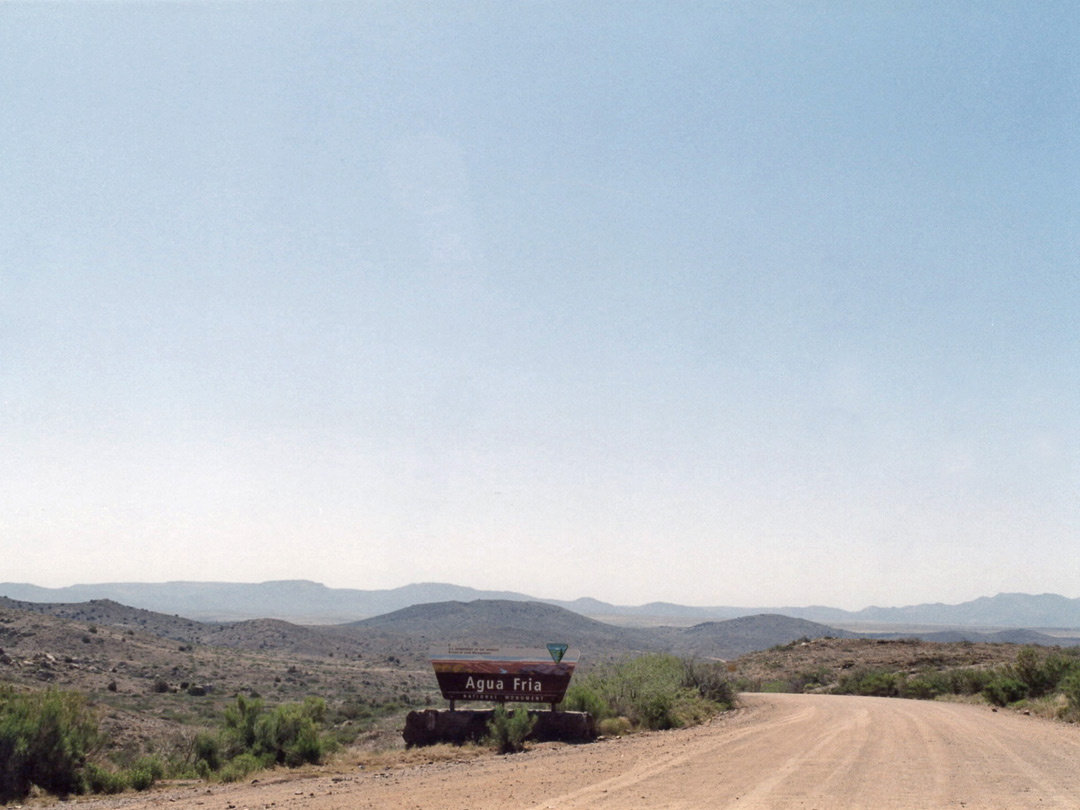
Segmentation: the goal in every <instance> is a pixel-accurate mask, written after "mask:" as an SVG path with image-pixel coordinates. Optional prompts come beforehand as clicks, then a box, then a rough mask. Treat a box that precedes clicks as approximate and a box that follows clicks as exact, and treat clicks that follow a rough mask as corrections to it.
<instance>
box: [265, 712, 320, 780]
mask: <svg viewBox="0 0 1080 810" xmlns="http://www.w3.org/2000/svg"><path fill="white" fill-rule="evenodd" d="M325 716H326V703H325V702H324V701H323V700H321V699H319V698H308V700H306V701H305V702H304V703H303V704H296V703H289V704H285V705H282V706H278V707H276V708H275V709H274V710H273V711H271V712H268V713H267V714H264V715H262V716H261V717H259V718H258V720H257V722H256V724H255V740H254V743H253V745H252V750H253V752H254V753H255V754H256V755H265V756H269V757H271V758H272V759H273V761H274V762H276V763H278V764H279V765H288V766H289V767H296V766H298V765H302V764H303V763H305V762H311V763H317V762H320V761H321V760H322V757H323V745H322V742H321V741H320V740H319V729H318V724H320V723H321V722H322V719H323V718H324V717H325Z"/></svg>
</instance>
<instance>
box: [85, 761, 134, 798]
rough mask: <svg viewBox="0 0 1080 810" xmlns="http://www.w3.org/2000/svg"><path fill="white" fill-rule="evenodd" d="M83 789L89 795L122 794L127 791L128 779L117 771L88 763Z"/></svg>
mask: <svg viewBox="0 0 1080 810" xmlns="http://www.w3.org/2000/svg"><path fill="white" fill-rule="evenodd" d="M85 787H86V790H87V791H88V792H90V793H105V794H110V795H111V794H113V793H123V792H124V791H125V790H127V789H128V779H127V777H126V776H125V775H124V774H123V773H121V772H119V771H110V770H108V769H107V768H103V767H101V766H100V765H95V764H94V763H89V764H88V765H87V766H86V773H85Z"/></svg>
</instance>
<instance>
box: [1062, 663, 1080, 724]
mask: <svg viewBox="0 0 1080 810" xmlns="http://www.w3.org/2000/svg"><path fill="white" fill-rule="evenodd" d="M1060 688H1061V693H1062V694H1063V695H1064V696H1065V699H1066V700H1067V701H1068V711H1069V712H1070V713H1072V714H1074V715H1075V714H1077V713H1080V670H1076V669H1074V670H1073V671H1072V672H1070V673H1069V674H1068V675H1066V676H1065V678H1063V679H1062V681H1061V684H1060Z"/></svg>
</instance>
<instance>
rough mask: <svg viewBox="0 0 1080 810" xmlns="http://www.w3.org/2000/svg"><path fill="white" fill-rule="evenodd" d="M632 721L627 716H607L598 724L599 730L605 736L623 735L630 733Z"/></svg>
mask: <svg viewBox="0 0 1080 810" xmlns="http://www.w3.org/2000/svg"><path fill="white" fill-rule="evenodd" d="M630 729H631V726H630V721H629V720H627V719H626V718H625V717H606V718H604V719H603V720H601V721H600V722H599V723H598V724H597V730H598V731H599V732H600V733H601V734H603V735H604V736H605V737H621V736H622V735H624V734H629V733H630Z"/></svg>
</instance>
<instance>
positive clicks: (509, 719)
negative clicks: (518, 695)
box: [484, 704, 536, 754]
mask: <svg viewBox="0 0 1080 810" xmlns="http://www.w3.org/2000/svg"><path fill="white" fill-rule="evenodd" d="M535 726H536V716H535V715H531V714H529V712H528V710H526V709H523V708H521V707H518V708H516V709H514V711H512V712H508V711H507V710H506V707H505V706H503V705H502V704H499V705H498V706H496V707H495V713H494V714H493V715H492V717H491V720H489V721H488V725H487V730H488V733H487V737H486V738H485V740H484V742H485V743H486V744H487V745H490V746H493V747H494V748H495V750H497V751H498V752H499V753H500V754H514V753H517V752H518V751H523V750H524V749H525V740H526V739H528V737H529V735H530V734H532V730H533V728H534V727H535Z"/></svg>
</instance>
